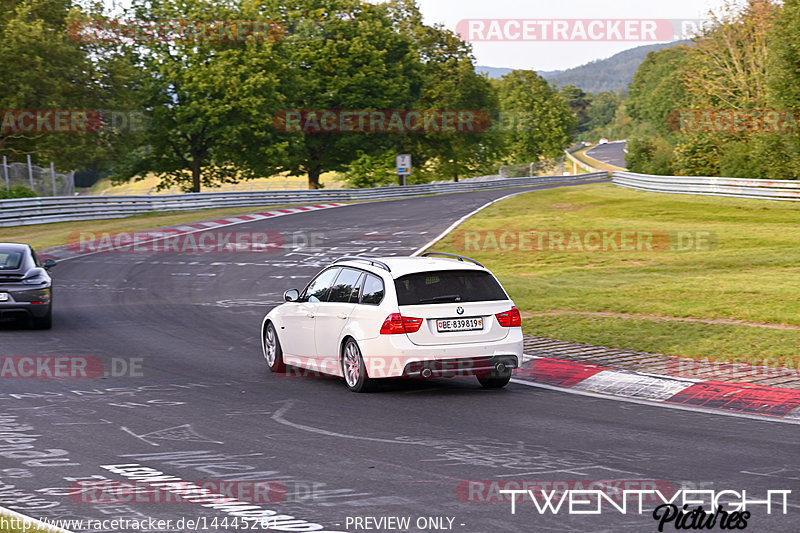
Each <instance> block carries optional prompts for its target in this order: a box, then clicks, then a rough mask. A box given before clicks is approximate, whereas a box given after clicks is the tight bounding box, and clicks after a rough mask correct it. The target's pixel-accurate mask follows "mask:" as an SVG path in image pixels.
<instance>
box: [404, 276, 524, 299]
mask: <svg viewBox="0 0 800 533" xmlns="http://www.w3.org/2000/svg"><path fill="white" fill-rule="evenodd" d="M394 283H395V287H396V288H397V301H398V303H399V304H400V305H417V304H425V303H452V302H484V301H492V300H506V299H508V296H507V295H506V293H505V291H504V290H503V288H502V287H501V286H500V284H499V283H498V282H497V280H496V279H494V277H493V276H492V275H491V274H489V273H488V272H485V271H481V270H441V271H435V272H418V273H416V274H408V275H406V276H402V277H399V278H397V279H396V280H395V282H394Z"/></svg>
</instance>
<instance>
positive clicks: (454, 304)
mask: <svg viewBox="0 0 800 533" xmlns="http://www.w3.org/2000/svg"><path fill="white" fill-rule="evenodd" d="M471 261H472V260H469V259H468V258H460V259H456V258H434V257H384V258H369V259H366V258H359V259H344V260H338V261H336V262H335V263H333V264H332V265H330V266H329V267H327V268H326V269H324V270H323V271H321V272H320V273H319V274H318V275H317V276H316V277H315V278H314V280H312V282H311V283H310V284H309V286H307V287H306V289H304V290H303V291H302V292H301V293H300V301H287V303H284V304H281V305H279V306H277V307H275V308H274V309H273V310H272V311H270V312H269V313H268V314H267V316H266V317H265V318H264V320H263V322H262V336H261V339H262V348H263V349H264V354H265V357H267V356H268V346H267V345H266V344H267V343H266V341H265V335H266V333H267V329H266V328H267V325H268V324H272V325H273V327H274V330H275V332H276V333H277V338H278V340H279V346H280V350H281V352H282V356H283V362H284V363H285V364H286V365H290V366H294V367H300V368H304V369H308V370H313V371H319V372H321V373H324V374H330V375H334V376H340V377H346V376H345V371H344V370H343V367H344V366H345V365H343V362H342V358H343V350H344V348H345V344H346V342H349V340H350V339H352V340H354V341H355V343H357V346H358V348H359V349H360V354H361V355H362V357H363V363H364V367H365V369H366V373H367V375H368V378H369V379H373V378H391V377H400V376H423V377H437V376H452V375H480V373H481V372H482V373H484V374H486V373H487V372H489V371H492V370H498V369H499V371H502V370H503V369H504V368H505V369H506V370H507V373H508V376H510V373H511V369H513V368H518V367H519V364H520V363H521V361H522V328H521V327H520V326H519V325H518V324H519V312H518V311H517V309H516V307H514V303H513V302H512V301H511V299H510V298H508V295H507V294H506V292H505V290H504V289H503V288H502V286H501V285H500V283H499V282H498V281H497V279H496V278H495V277H494V275H492V274H491V272H489V271H488V270H487V269H486V268H484V267H483V266H480V265H479V264H477V263H473V262H471ZM332 269H333V270H338V272H337V273H336V274H333V273H330V272H328V271H330V270H332ZM341 269H346V271H345V270H341ZM353 271H356V272H358V276H359V279H358V283H356V286H355V290H354V291H353V292H352V293H351V297H350V299H348V301H347V302H342V301H339V302H335V301H309V300H315V299H317V298H314V297H309V292H311V293H314V294H320V293H319V291H317V292H315V290H316V289H317V288H318V287H320V286H322V285H324V283H320V282H318V281H317V280H324V279H327V278H331V277H333V276H334V275H336V277H337V279H336V281H334V282H333V284H332V285H333V289H329V292H328V293H327V294H326V296H325V297H326V298H328V299H337V298H338V299H340V300H341V299H344V294H345V293H346V292H347V287H348V285H347V283H348V282H347V281H346V280H352V279H353V278H354V277H355V276H356V274H355V273H353ZM326 272H327V273H326ZM445 272H446V273H445ZM414 274H416V276H414ZM323 276H325V277H323ZM408 276H410V277H408ZM423 276H425V277H424V281H423ZM486 276H490V277H491V280H493V283H496V284H497V287H498V288H499V292H495V289H494V288H493V285H492V281H490V280H489V278H487V277H486ZM375 278H378V279H379V280H380V282H381V283H382V285H383V289H384V290H383V297H382V299H381V300H380V302H379V303H377V304H376V303H374V300H375V299H376V296H375V294H376V293H375V292H374V291H375V290H376V289H375V287H377V283H376V280H375ZM400 278H403V281H401V284H402V285H401V286H400V287H404V288H405V289H403V294H402V298H404V299H405V300H404V301H403V302H401V301H400V296H401V295H398V289H397V288H396V285H395V281H396V280H398V279H400ZM340 280H344V281H342V282H341V283H339V281H340ZM456 280H460V281H463V282H464V283H466V284H473V285H474V286H475V287H476V288H475V293H476V294H478V293H480V294H492V295H493V296H494V297H496V298H498V299H493V300H489V301H469V300H471V299H472V298H471V297H470V295H469V294H464V295H462V296H461V299H459V300H452V301H447V302H444V301H443V302H438V301H437V302H430V303H419V302H418V300H424V299H426V298H423V297H422V296H424V295H422V294H418V293H419V290H418V289H419V286H420V285H421V284H423V283H424V284H426V287H427V286H428V285H429V286H431V287H434V286H437V285H436V284H437V283H441V286H437V288H438V289H439V290H442V289H444V288H449V287H452V286H456V285H455V284H452V283H451V284H450V285H447V287H445V282H448V281H453V282H455V281H456ZM312 285H313V286H312ZM432 290H433V289H432ZM408 291H412V292H413V291H416V292H413V294H412V292H408ZM480 291H483V292H480ZM289 292H290V291H287V293H289ZM462 292H464V291H462ZM356 293H357V294H356ZM292 295H293V294H292ZM334 295H336V296H334ZM354 297H355V298H356V299H357V300H358V302H354V301H352V300H353V298H354ZM440 297H441V296H437V298H440ZM448 297H449V296H448ZM303 300H305V301H303ZM462 300H463V301H462ZM370 301H371V302H372V303H365V302H370ZM408 302H414V304H413V305H402V304H403V303H408ZM512 310H513V318H514V319H515V322H512V321H511V318H510V317H511V316H512ZM397 314H399V315H401V317H404V319H403V320H400V321H398V319H397V317H396V315H397ZM498 315H500V316H499V317H498ZM392 316H394V322H392V321H391V319H392ZM413 319H417V320H413ZM501 320H502V321H504V322H506V323H507V324H509V325H507V326H503V325H501V323H500V321H501ZM443 321H450V322H447V323H445V322H443ZM453 321H456V322H453ZM401 322H402V324H403V325H402V326H401V325H400V324H401ZM512 323H513V324H514V326H513V327H512V326H510V324H512ZM417 325H418V326H419V327H418V328H417V329H414V327H416V326H417ZM459 326H460V327H461V328H462V329H463V328H467V327H472V328H477V327H478V326H480V329H474V330H470V331H440V329H441V328H446V327H456V328H457V327H459ZM387 328H388V329H387ZM391 328H400V329H401V330H402V331H400V332H398V331H397V329H391ZM406 328H407V329H406ZM382 329H383V330H384V332H383V333H382ZM390 330H391V331H392V333H388V332H389V331H390ZM409 331H413V332H409ZM267 361H268V363H269V362H270V359H269V357H267ZM498 364H499V366H498ZM506 382H507V380H506ZM348 385H350V383H349V382H348ZM499 386H502V385H499Z"/></svg>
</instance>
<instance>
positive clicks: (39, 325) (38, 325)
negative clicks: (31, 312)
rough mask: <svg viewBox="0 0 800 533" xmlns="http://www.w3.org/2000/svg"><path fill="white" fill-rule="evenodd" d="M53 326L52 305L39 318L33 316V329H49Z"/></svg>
mask: <svg viewBox="0 0 800 533" xmlns="http://www.w3.org/2000/svg"><path fill="white" fill-rule="evenodd" d="M52 327H53V306H50V309H48V310H47V314H46V315H45V316H43V317H41V318H36V317H34V318H33V328H34V329H50V328H52Z"/></svg>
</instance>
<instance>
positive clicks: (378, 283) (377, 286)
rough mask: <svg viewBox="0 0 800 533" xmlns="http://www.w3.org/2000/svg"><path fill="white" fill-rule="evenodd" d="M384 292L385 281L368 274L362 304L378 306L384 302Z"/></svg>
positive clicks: (362, 294)
mask: <svg viewBox="0 0 800 533" xmlns="http://www.w3.org/2000/svg"><path fill="white" fill-rule="evenodd" d="M384 292H385V290H384V287H383V280H381V278H379V277H378V276H373V275H372V274H367V278H366V279H365V280H364V290H363V292H362V293H361V303H362V304H371V305H378V304H379V303H381V301H382V300H383V294H384Z"/></svg>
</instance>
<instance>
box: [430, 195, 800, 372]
mask: <svg viewBox="0 0 800 533" xmlns="http://www.w3.org/2000/svg"><path fill="white" fill-rule="evenodd" d="M798 221H800V205H798V204H796V203H794V202H769V201H761V200H744V199H741V200H740V199H734V198H717V197H703V196H689V195H667V194H657V193H644V192H638V191H631V190H628V189H622V188H618V187H614V186H613V185H610V184H599V185H589V186H582V187H573V188H563V189H554V190H551V191H537V192H532V193H530V194H523V195H520V196H517V197H515V198H512V199H509V200H505V201H503V202H499V203H498V204H495V205H493V206H492V207H490V208H488V209H486V210H484V211H482V212H481V213H479V214H478V215H477V216H475V217H473V218H471V219H470V220H468V221H466V222H465V223H464V224H462V225H461V226H460V227H459V228H458V229H457V230H456V231H455V232H453V233H452V234H451V235H450V236H449V237H448V238H446V239H445V240H444V241H442V242H440V243H439V244H438V245H437V246H436V247H435V249H436V250H437V251H445V252H452V253H461V254H465V255H469V256H471V257H474V258H476V259H477V260H479V261H481V262H482V263H484V264H485V265H486V266H488V267H489V268H491V269H492V270H493V271H494V272H495V273H496V274H497V275H498V276H499V277H500V279H501V281H502V282H503V284H504V285H505V286H506V288H507V289H508V290H509V292H510V293H511V295H512V297H513V298H514V300H515V301H516V303H517V305H518V306H519V308H520V310H521V311H522V312H523V317H524V320H523V325H524V329H525V331H526V332H527V333H533V334H538V335H544V336H549V337H554V338H558V339H564V340H571V341H577V342H587V343H593V344H602V345H606V346H613V347H618V348H627V349H636V350H645V351H651V352H657V353H663V354H669V355H679V356H687V357H694V358H709V359H714V360H725V361H742V362H745V361H749V362H759V363H763V362H764V361H765V360H766V361H768V362H769V363H770V364H783V365H786V366H791V367H793V368H796V367H797V366H798V363H800V283H798V274H800V224H798ZM486 230H488V231H486ZM530 230H547V233H546V237H547V238H545V239H544V240H543V241H542V248H544V249H537V248H539V241H538V240H537V239H536V238H533V240H532V241H530V242H529V241H525V240H523V246H524V247H525V248H526V250H525V251H519V250H517V249H514V250H512V249H511V248H512V246H517V247H518V245H519V235H520V234H523V235H526V233H525V232H528V231H530ZM592 230H595V231H602V230H607V231H609V232H610V231H612V230H627V231H633V232H638V233H637V234H635V237H634V240H633V241H632V243H634V245H633V248H636V246H635V242H636V241H635V238H636V237H638V236H644V237H643V239H644V242H643V244H642V246H640V248H641V249H640V250H636V249H634V250H633V251H622V250H620V249H619V247H618V249H617V250H614V249H612V247H611V245H610V243H611V242H612V241H611V240H610V241H609V246H607V247H606V250H603V246H602V245H600V246H599V247H600V250H598V251H590V250H589V249H587V247H586V246H585V244H586V243H589V244H591V245H592V246H597V245H598V243H599V242H601V241H597V240H595V239H594V238H592V239H590V240H588V241H586V240H585V239H586V235H587V234H586V233H585V232H587V231H592ZM504 231H508V232H512V233H508V234H507V236H506V246H505V247H503V246H502V244H501V243H500V242H498V243H497V244H496V245H495V244H494V243H493V241H492V240H491V239H490V238H489V237H490V234H491V235H492V236H494V237H495V238H496V239H497V240H498V241H500V238H501V236H502V233H503V232H504ZM574 231H582V232H584V233H577V234H576V235H578V238H579V239H584V241H583V244H581V243H579V242H577V241H573V242H572V245H571V246H568V245H569V244H570V241H569V238H570V236H571V235H572V233H573V232H574ZM677 231H682V232H686V233H685V234H684V235H683V237H684V240H685V243H684V244H686V245H687V246H686V247H687V248H689V246H688V237H690V236H691V237H693V238H699V239H700V241H699V242H700V244H701V245H700V246H699V250H698V249H697V248H698V247H691V249H689V250H686V251H681V250H677V249H669V248H664V246H663V244H665V242H666V239H667V238H668V237H670V238H672V239H673V240H672V242H673V243H674V242H675V240H674V238H675V234H670V233H669V232H677ZM465 232H473V233H469V234H468V233H465ZM475 232H477V233H475ZM550 232H554V233H553V235H551V234H550ZM556 232H561V233H562V234H563V238H564V241H563V242H562V243H559V242H558V233H556ZM661 232H666V234H663V233H661ZM698 232H699V233H698ZM648 234H652V236H653V237H652V240H651V244H652V250H648V248H647V246H646V244H647V239H646V236H647V235H648ZM537 235H538V234H537ZM621 235H622V234H618V237H617V240H616V241H613V242H617V244H620V241H619V236H621ZM550 237H553V238H552V239H551V238H550ZM487 239H488V240H487ZM559 244H560V246H559ZM551 247H552V249H551ZM560 248H563V250H562V249H560Z"/></svg>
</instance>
